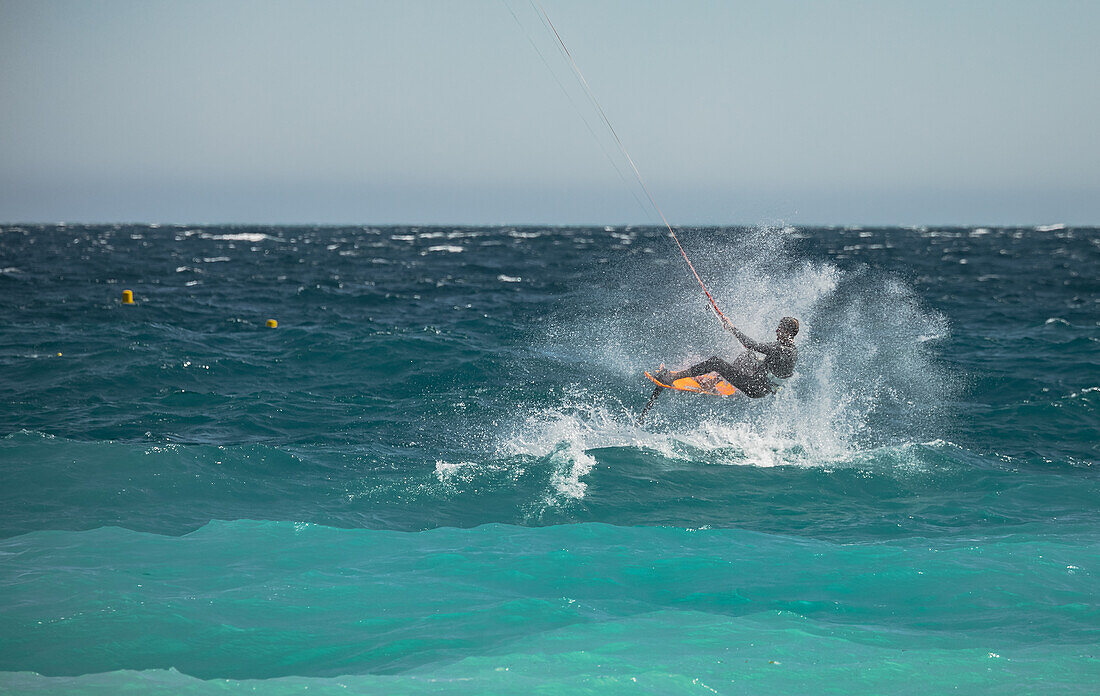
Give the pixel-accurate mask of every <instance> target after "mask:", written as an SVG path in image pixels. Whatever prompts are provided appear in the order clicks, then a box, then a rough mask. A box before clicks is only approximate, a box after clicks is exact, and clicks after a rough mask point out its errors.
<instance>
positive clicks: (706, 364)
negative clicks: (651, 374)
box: [669, 355, 737, 384]
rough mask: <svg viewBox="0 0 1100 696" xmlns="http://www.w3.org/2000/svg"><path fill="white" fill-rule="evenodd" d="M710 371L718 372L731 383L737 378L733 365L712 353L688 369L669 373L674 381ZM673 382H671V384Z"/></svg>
mask: <svg viewBox="0 0 1100 696" xmlns="http://www.w3.org/2000/svg"><path fill="white" fill-rule="evenodd" d="M708 372H717V373H718V374H720V375H722V377H723V378H724V379H725V380H726V381H727V382H730V383H731V384H732V383H733V379H734V378H736V375H737V371H736V370H735V369H734V367H733V365H730V364H729V363H728V362H726V361H725V360H723V359H722V358H719V357H718V356H717V355H712V356H711V357H709V358H707V359H706V360H704V361H703V362H701V363H696V364H694V365H692V366H691V367H689V368H687V369H686V370H680V371H679V372H673V373H672V374H670V375H669V379H670V380H672V381H673V382H674V381H676V380H678V379H683V378H684V377H698V376H699V375H705V374H706V373H708ZM671 383H672V382H669V384H671Z"/></svg>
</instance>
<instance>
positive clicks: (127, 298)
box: [122, 290, 134, 304]
mask: <svg viewBox="0 0 1100 696" xmlns="http://www.w3.org/2000/svg"><path fill="white" fill-rule="evenodd" d="M122 304H134V291H133V290H123V291H122Z"/></svg>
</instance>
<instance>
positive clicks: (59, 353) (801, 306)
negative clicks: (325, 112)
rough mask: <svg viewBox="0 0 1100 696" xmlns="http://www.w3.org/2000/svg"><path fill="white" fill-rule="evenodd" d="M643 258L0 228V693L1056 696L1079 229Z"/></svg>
mask: <svg viewBox="0 0 1100 696" xmlns="http://www.w3.org/2000/svg"><path fill="white" fill-rule="evenodd" d="M680 235H681V238H682V240H683V241H684V243H685V246H686V247H687V248H688V249H689V251H690V252H691V253H692V254H693V256H694V257H696V258H697V266H698V267H699V270H700V273H701V274H702V275H703V277H704V278H705V279H707V281H708V283H709V284H710V285H711V286H712V290H713V292H714V294H715V297H716V299H717V300H718V302H719V304H720V306H721V307H722V308H723V311H725V312H726V314H728V315H729V316H730V317H731V318H733V319H734V321H736V322H737V323H738V325H739V326H741V327H742V328H743V329H744V330H745V331H746V332H748V333H750V334H752V335H755V336H757V337H760V338H765V337H767V336H768V335H769V334H770V333H771V331H772V330H773V329H774V325H775V322H776V321H777V319H778V318H779V317H780V316H783V315H785V314H790V315H794V316H796V317H798V318H800V319H801V321H802V327H803V331H802V333H801V334H800V335H799V337H798V339H797V342H798V345H799V351H800V362H799V365H798V369H797V373H796V375H795V376H794V377H793V378H792V379H791V380H788V382H787V384H786V386H785V388H784V389H783V390H782V391H781V392H780V393H779V395H777V396H776V397H775V398H768V399H764V400H758V401H749V400H738V399H718V398H711V397H705V396H692V395H685V394H666V395H664V396H662V397H661V399H660V401H659V402H658V404H657V406H656V407H655V408H654V410H653V411H652V412H651V414H652V415H651V416H650V417H649V418H647V421H648V422H647V423H646V424H645V425H644V426H639V425H638V424H637V422H636V415H637V412H638V411H639V409H640V408H641V406H642V404H643V403H644V402H645V399H646V397H647V396H648V392H649V386H651V385H650V383H649V382H648V381H646V380H645V379H644V377H643V376H642V374H641V373H642V370H644V369H651V368H653V367H655V366H656V365H658V364H660V363H662V362H664V363H667V364H669V365H671V366H681V365H685V364H687V363H688V362H690V361H692V360H695V359H699V358H704V357H708V356H710V355H712V354H718V355H723V356H727V357H729V358H732V357H733V356H734V355H736V351H737V347H736V346H735V345H734V343H733V339H732V337H730V336H729V335H728V334H725V333H724V332H722V331H721V330H720V327H719V325H718V322H717V321H716V320H715V319H714V317H713V314H710V313H708V307H707V304H706V302H705V300H704V298H703V297H702V294H701V293H700V292H699V289H698V286H696V285H695V284H694V280H693V278H692V277H691V276H690V274H689V273H688V272H687V270H686V266H685V265H684V264H683V261H682V259H680V257H679V256H678V254H677V252H676V251H675V248H674V247H673V246H672V245H671V243H670V242H669V240H667V239H666V238H665V237H664V235H662V234H661V232H660V231H659V230H656V229H650V228H536V227H529V228H451V227H446V228H404V227H402V228H392V227H386V228H372V227H363V228H318V229H314V228H274V227H272V228H267V227H264V228H260V227H234V228H217V227H200V228H187V227H167V226H165V227H150V226H106V227H88V226H84V227H74V226H48V227H40V226H10V225H9V226H6V227H2V228H0V374H3V378H2V379H0V689H2V690H5V691H11V692H16V693H38V692H66V693H103V694H109V693H110V694H113V693H118V692H119V691H120V690H125V689H134V690H140V691H142V692H147V693H164V694H176V693H197V694H206V693H222V692H227V693H237V692H250V691H252V690H254V689H260V690H262V691H263V692H265V693H282V692H284V691H285V692H287V693H291V692H293V693H297V692H299V691H301V690H302V689H303V688H304V687H307V686H308V687H309V688H310V690H311V692H321V693H348V692H349V690H351V691H352V692H363V693H422V692H424V691H429V690H430V691H438V692H442V693H478V694H480V693H516V692H519V691H521V690H529V691H532V692H538V693H576V692H580V691H590V692H592V693H597V692H598V693H617V692H631V693H637V692H641V693H696V692H698V693H713V692H717V693H732V694H736V693H853V692H886V693H921V694H924V693H929V692H932V693H938V692H945V691H948V690H952V691H954V690H955V689H956V688H957V689H958V691H960V692H963V693H991V694H992V693H1010V692H1011V693H1074V694H1076V693H1080V694H1085V693H1092V692H1093V689H1094V687H1093V684H1094V682H1095V681H1096V680H1097V679H1098V678H1100V654H1098V653H1097V648H1096V646H1097V645H1098V644H1100V582H1098V569H1100V565H1098V562H1100V503H1098V501H1100V481H1098V478H1097V471H1096V467H1095V466H1094V463H1095V462H1096V461H1097V458H1098V451H1100V416H1098V409H1100V280H1098V278H1100V230H1097V229H1082V228H1076V229H1075V228H1065V227H1061V226H1053V227H1048V228H1038V229H1033V228H1019V229H1016V228H1010V229H983V228H933V229H900V228H889V229H774V230H750V229H711V228H708V229H701V228H700V229H685V230H683V231H682V232H681V233H680ZM123 289H132V290H133V291H134V294H135V296H136V299H137V303H136V304H135V305H133V306H126V305H123V304H121V302H120V299H121V296H122V290H123ZM269 318H274V319H277V320H278V322H279V328H277V329H268V328H266V327H265V321H266V320H267V319H269Z"/></svg>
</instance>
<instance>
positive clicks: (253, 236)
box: [199, 232, 275, 242]
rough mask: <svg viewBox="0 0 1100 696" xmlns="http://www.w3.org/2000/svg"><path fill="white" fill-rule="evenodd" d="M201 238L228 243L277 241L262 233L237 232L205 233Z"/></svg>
mask: <svg viewBox="0 0 1100 696" xmlns="http://www.w3.org/2000/svg"><path fill="white" fill-rule="evenodd" d="M199 236H200V237H202V238H203V239H216V240H219V241H226V242H262V241H264V240H265V239H270V240H274V239H275V238H274V237H272V236H270V235H266V234H263V233H262V232H235V233H232V234H210V233H209V232H203V233H202V234H200V235H199Z"/></svg>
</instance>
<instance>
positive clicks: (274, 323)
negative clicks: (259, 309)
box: [267, 319, 279, 329]
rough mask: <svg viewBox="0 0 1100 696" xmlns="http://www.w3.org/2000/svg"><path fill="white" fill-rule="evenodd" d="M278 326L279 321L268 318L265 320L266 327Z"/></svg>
mask: <svg viewBox="0 0 1100 696" xmlns="http://www.w3.org/2000/svg"><path fill="white" fill-rule="evenodd" d="M278 327H279V322H277V321H275V320H274V319H268V320H267V328H269V329H275V328H278Z"/></svg>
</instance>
